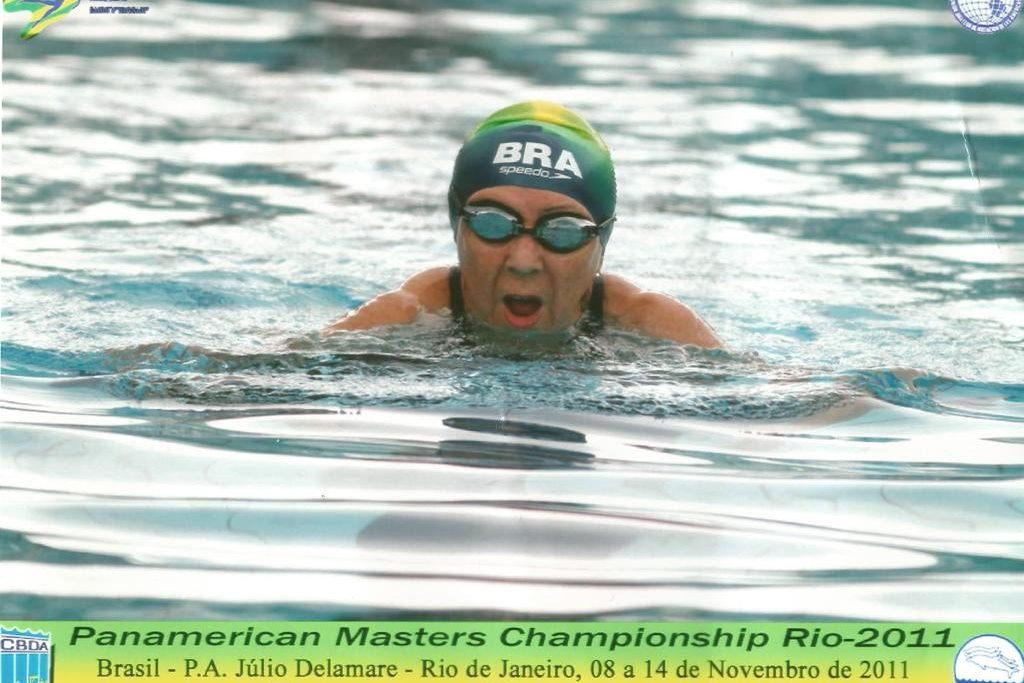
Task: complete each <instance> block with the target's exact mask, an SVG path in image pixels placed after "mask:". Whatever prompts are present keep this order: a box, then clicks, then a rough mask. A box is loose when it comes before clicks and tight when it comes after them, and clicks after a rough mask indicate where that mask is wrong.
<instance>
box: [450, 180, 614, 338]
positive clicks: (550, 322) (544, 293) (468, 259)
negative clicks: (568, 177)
mask: <svg viewBox="0 0 1024 683" xmlns="http://www.w3.org/2000/svg"><path fill="white" fill-rule="evenodd" d="M466 205H467V206H494V207H497V208H499V209H501V210H503V211H504V212H506V213H509V214H512V215H513V216H516V217H517V218H518V219H519V221H520V222H521V223H522V224H523V225H524V226H525V227H526V228H527V229H528V230H529V229H532V228H533V227H534V226H535V225H536V224H537V222H538V221H540V220H543V219H545V218H549V217H552V216H564V215H567V214H568V215H573V216H578V217H580V218H584V219H586V220H588V221H593V217H592V216H591V215H590V212H589V211H587V210H586V209H585V208H584V207H583V205H582V204H580V203H579V202H577V201H576V200H575V199H572V198H571V197H567V196H565V195H563V194H559V193H557V192H551V191H550V190H539V189H534V188H526V187H516V186H512V185H503V186H500V187H488V188H484V189H482V190H478V191H477V192H474V193H473V194H472V195H470V197H469V199H468V200H466ZM456 243H457V245H458V251H459V265H460V268H461V270H462V289H463V298H464V299H465V305H466V311H467V312H468V313H469V314H470V315H471V316H473V317H474V318H476V319H477V320H480V321H482V322H484V323H487V324H488V325H491V326H492V327H497V328H504V329H519V330H536V331H541V332H555V331H560V330H565V329H567V328H569V327H571V326H572V325H573V324H575V323H576V322H577V321H578V320H579V319H580V316H581V315H582V314H583V312H584V311H585V310H586V307H587V302H588V300H589V297H590V289H591V285H592V283H593V279H594V275H595V274H596V273H597V271H598V270H599V269H600V267H601V259H602V257H603V255H604V254H603V252H604V249H603V247H602V246H601V243H600V240H598V239H592V240H590V241H589V242H587V243H586V244H584V245H583V246H582V247H580V248H579V249H577V250H576V251H572V252H569V253H568V254H560V253H557V252H554V251H550V250H548V249H545V248H544V247H542V246H541V245H540V243H539V242H537V240H535V239H534V238H533V237H532V236H531V235H528V234H526V235H518V236H516V237H514V238H512V239H511V240H509V241H508V242H503V243H497V244H496V243H492V242H486V241H484V240H483V239H481V238H480V237H478V236H477V235H476V234H475V233H474V232H473V231H472V230H471V229H470V228H469V227H468V226H467V225H466V221H465V219H464V218H463V219H461V220H460V223H459V230H458V233H457V235H456Z"/></svg>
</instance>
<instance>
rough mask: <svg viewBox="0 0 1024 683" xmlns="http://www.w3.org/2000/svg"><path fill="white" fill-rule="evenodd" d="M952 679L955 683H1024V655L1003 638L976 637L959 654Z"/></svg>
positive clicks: (1012, 643)
mask: <svg viewBox="0 0 1024 683" xmlns="http://www.w3.org/2000/svg"><path fill="white" fill-rule="evenodd" d="M953 678H954V680H955V681H956V683H1024V655H1021V652H1020V648H1018V647H1017V646H1016V645H1015V644H1014V642H1013V641H1012V640H1009V639H1007V638H1004V637H1002V636H997V635H992V634H986V635H983V636H975V637H973V638H971V639H970V640H968V641H967V642H966V643H964V646H963V647H961V648H960V651H959V652H957V653H956V661H954V663H953Z"/></svg>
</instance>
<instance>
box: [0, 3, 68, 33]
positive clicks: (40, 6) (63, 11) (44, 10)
mask: <svg viewBox="0 0 1024 683" xmlns="http://www.w3.org/2000/svg"><path fill="white" fill-rule="evenodd" d="M78 3H79V0H4V11H5V12H31V13H32V14H31V16H29V18H28V23H27V24H25V28H23V29H21V37H22V39H23V40H28V39H29V38H35V37H36V36H37V35H39V33H40V32H42V30H43V29H44V28H46V27H47V26H49V25H50V24H52V23H53V22H55V21H59V20H61V19H63V18H64V17H66V16H67V15H68V13H69V12H71V10H73V9H75V8H76V7H78Z"/></svg>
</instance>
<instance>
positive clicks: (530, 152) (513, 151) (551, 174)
mask: <svg viewBox="0 0 1024 683" xmlns="http://www.w3.org/2000/svg"><path fill="white" fill-rule="evenodd" d="M491 163H494V164H522V166H502V167H501V168H499V169H498V172H499V173H502V174H505V175H508V174H510V173H514V174H516V175H534V176H539V177H541V178H552V179H556V180H557V179H559V178H568V179H571V178H572V176H570V175H568V174H567V173H566V171H568V173H572V175H574V176H576V177H577V178H579V179H580V180H583V173H582V172H580V167H579V164H577V163H576V157H574V156H573V155H572V152H570V151H569V150H567V149H563V150H562V151H561V152H560V153H559V154H558V159H557V160H555V163H553V164H552V163H551V148H550V147H548V146H547V145H545V144H544V143H543V142H502V143H501V144H499V145H498V149H497V151H495V153H494V161H493V162H491Z"/></svg>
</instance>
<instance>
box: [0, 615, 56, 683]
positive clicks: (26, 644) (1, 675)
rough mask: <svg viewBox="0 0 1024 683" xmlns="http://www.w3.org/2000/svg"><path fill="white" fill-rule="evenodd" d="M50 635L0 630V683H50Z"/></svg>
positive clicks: (4, 628) (16, 629)
mask: <svg viewBox="0 0 1024 683" xmlns="http://www.w3.org/2000/svg"><path fill="white" fill-rule="evenodd" d="M52 650H53V648H52V647H51V643H50V634H49V633H44V632H42V631H32V630H28V629H25V630H22V629H18V628H7V627H6V626H0V683H52V681H53V679H52V678H51V676H50V673H51V671H52V659H51V653H52Z"/></svg>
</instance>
